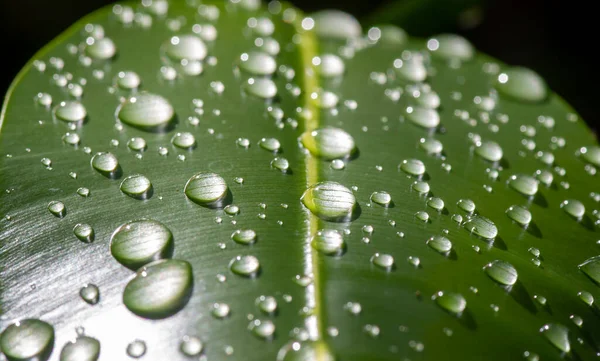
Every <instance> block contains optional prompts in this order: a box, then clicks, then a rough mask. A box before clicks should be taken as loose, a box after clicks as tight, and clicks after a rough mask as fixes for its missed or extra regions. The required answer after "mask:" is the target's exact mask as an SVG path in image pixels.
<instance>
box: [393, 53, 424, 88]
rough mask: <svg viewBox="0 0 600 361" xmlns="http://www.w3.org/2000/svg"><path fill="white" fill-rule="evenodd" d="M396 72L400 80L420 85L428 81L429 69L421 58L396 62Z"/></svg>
mask: <svg viewBox="0 0 600 361" xmlns="http://www.w3.org/2000/svg"><path fill="white" fill-rule="evenodd" d="M394 71H395V72H396V75H397V76H398V78H399V79H401V80H403V81H406V82H410V83H420V82H422V81H424V80H425V79H427V68H425V64H423V59H422V58H421V57H420V56H413V57H412V58H410V59H406V60H402V59H396V60H394Z"/></svg>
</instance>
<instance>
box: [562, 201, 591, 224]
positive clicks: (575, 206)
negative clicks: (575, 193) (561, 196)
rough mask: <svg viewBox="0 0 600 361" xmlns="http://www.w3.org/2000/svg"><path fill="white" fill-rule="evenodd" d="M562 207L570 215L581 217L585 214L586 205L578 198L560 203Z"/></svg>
mask: <svg viewBox="0 0 600 361" xmlns="http://www.w3.org/2000/svg"><path fill="white" fill-rule="evenodd" d="M560 208H562V209H563V211H565V212H566V213H567V214H568V215H570V216H571V217H573V218H576V219H581V218H582V217H583V215H584V214H585V206H584V205H583V203H581V202H580V201H578V200H576V199H567V200H565V201H563V202H562V203H561V204H560Z"/></svg>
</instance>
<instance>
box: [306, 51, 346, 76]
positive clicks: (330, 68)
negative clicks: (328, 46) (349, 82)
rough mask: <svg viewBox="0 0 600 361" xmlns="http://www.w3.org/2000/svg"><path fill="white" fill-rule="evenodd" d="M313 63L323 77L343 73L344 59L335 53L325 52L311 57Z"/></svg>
mask: <svg viewBox="0 0 600 361" xmlns="http://www.w3.org/2000/svg"><path fill="white" fill-rule="evenodd" d="M313 65H316V66H317V69H318V71H319V74H320V75H321V76H322V77H324V78H333V77H338V76H341V75H342V74H344V71H345V68H346V67H345V65H344V61H343V60H342V59H341V58H340V57H339V56H337V55H335V54H325V55H322V56H320V57H317V58H313Z"/></svg>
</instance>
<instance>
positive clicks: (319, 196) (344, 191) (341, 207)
mask: <svg viewBox="0 0 600 361" xmlns="http://www.w3.org/2000/svg"><path fill="white" fill-rule="evenodd" d="M300 200H301V201H302V203H303V204H304V205H305V206H306V208H308V209H309V210H310V211H311V212H312V213H313V214H315V215H317V216H319V217H321V218H323V219H326V220H330V221H344V220H347V219H349V218H350V217H351V216H352V213H353V212H354V209H355V207H356V198H354V194H352V191H351V190H350V189H348V188H346V187H345V186H343V185H341V184H339V183H336V182H321V183H317V184H315V185H312V186H310V187H309V188H308V189H307V190H306V191H305V192H304V194H303V195H302V198H300Z"/></svg>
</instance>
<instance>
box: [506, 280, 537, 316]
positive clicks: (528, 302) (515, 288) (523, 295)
mask: <svg viewBox="0 0 600 361" xmlns="http://www.w3.org/2000/svg"><path fill="white" fill-rule="evenodd" d="M509 294H510V296H511V297H512V298H513V299H514V300H515V301H517V303H518V304H520V305H521V306H523V308H525V309H526V310H527V311H529V312H530V313H532V314H534V315H535V314H536V313H537V312H538V309H537V307H536V306H535V303H533V300H532V299H531V296H529V292H527V289H525V286H523V284H522V283H521V281H517V282H516V283H515V284H514V285H512V287H511V289H510V291H509Z"/></svg>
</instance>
